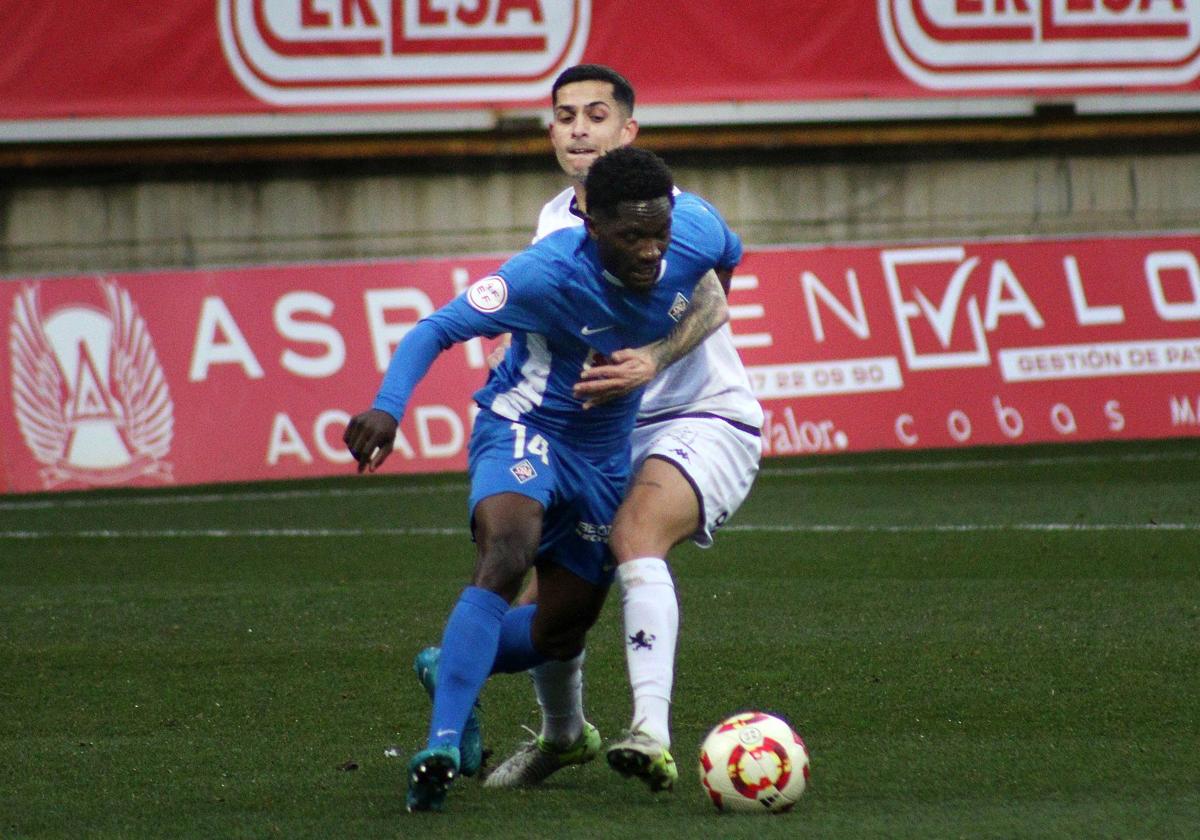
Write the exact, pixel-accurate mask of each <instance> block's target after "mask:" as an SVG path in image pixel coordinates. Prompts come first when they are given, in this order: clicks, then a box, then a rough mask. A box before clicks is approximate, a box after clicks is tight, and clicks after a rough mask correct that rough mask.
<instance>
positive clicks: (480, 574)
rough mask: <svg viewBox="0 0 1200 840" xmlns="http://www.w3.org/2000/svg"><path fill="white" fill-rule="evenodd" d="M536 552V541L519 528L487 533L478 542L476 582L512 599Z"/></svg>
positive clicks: (474, 581) (477, 584)
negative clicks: (517, 529)
mask: <svg viewBox="0 0 1200 840" xmlns="http://www.w3.org/2000/svg"><path fill="white" fill-rule="evenodd" d="M536 551H537V543H536V542H535V541H531V540H530V539H528V537H527V536H526V535H525V534H523V533H522V532H520V531H505V532H501V533H498V534H490V535H488V536H487V538H486V539H481V540H479V543H478V552H479V553H478V557H477V559H476V564H475V576H474V580H473V583H474V584H475V585H476V586H480V587H483V588H484V589H489V590H491V591H493V592H497V593H500V594H501V595H504V596H505V597H506V598H507V599H508V600H512V598H513V597H515V596H516V594H517V589H518V588H519V587H520V585H521V581H522V579H523V578H524V577H525V572H526V571H527V570H528V569H529V567H530V566H531V565H532V564H533V558H534V554H535V553H536Z"/></svg>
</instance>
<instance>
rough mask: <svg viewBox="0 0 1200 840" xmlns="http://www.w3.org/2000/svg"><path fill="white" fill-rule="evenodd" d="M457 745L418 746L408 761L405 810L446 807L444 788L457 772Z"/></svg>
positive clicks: (429, 809)
mask: <svg viewBox="0 0 1200 840" xmlns="http://www.w3.org/2000/svg"><path fill="white" fill-rule="evenodd" d="M458 765H459V752H458V748H457V747H433V748H432V749H428V750H421V751H420V752H419V753H417V754H416V755H414V756H413V757H412V760H411V761H409V762H408V797H407V799H406V800H405V805H406V807H407V808H408V810H409V812H410V813H411V812H413V811H441V810H442V809H443V808H445V807H446V791H448V790H449V789H450V783H451V782H453V781H454V779H455V777H456V776H457V775H458Z"/></svg>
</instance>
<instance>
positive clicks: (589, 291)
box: [374, 193, 741, 455]
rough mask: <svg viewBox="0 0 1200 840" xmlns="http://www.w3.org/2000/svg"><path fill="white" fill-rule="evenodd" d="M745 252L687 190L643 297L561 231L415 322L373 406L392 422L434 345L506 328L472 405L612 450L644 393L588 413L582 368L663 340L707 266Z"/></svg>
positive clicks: (580, 240) (579, 447) (579, 235)
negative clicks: (499, 354) (497, 359)
mask: <svg viewBox="0 0 1200 840" xmlns="http://www.w3.org/2000/svg"><path fill="white" fill-rule="evenodd" d="M740 257H741V241H740V240H739V239H738V237H737V235H736V234H734V233H733V232H732V231H731V230H730V229H729V227H728V226H727V225H726V224H725V222H724V221H723V220H722V219H721V218H720V216H719V215H718V214H716V213H715V212H713V211H712V210H711V208H710V206H709V205H708V204H707V202H705V201H704V200H703V199H701V198H699V197H698V196H694V195H692V194H690V193H681V194H680V195H679V196H677V197H676V200H675V208H674V211H673V215H672V222H671V243H670V245H669V247H668V248H667V252H666V255H665V257H664V260H663V270H662V274H661V276H660V278H659V281H658V283H657V284H656V285H655V286H654V287H653V289H651V290H650V291H649V292H645V293H636V292H630V291H628V290H627V289H625V287H624V286H622V285H621V284H620V283H619V282H618V281H617V280H616V279H615V278H613V277H612V276H611V275H608V274H607V273H606V272H605V271H604V269H603V268H602V267H601V265H600V261H599V257H598V255H597V250H596V245H595V243H594V242H593V241H592V240H591V239H590V237H589V236H588V235H587V233H586V231H585V230H584V229H583V228H573V229H564V230H561V231H557V232H555V233H553V234H551V235H550V236H547V237H545V238H544V239H542V240H540V241H539V242H537V243H536V244H535V245H532V246H531V247H529V248H527V249H526V250H525V251H522V252H521V253H520V254H517V255H516V256H514V257H513V258H512V259H510V260H508V261H507V262H506V263H504V264H503V265H502V266H501V267H500V268H499V269H498V270H497V272H496V273H495V274H494V275H490V276H488V277H484V278H483V279H481V280H477V281H476V282H475V283H473V284H472V285H471V286H470V287H469V288H468V289H467V290H466V291H465V292H463V294H461V295H459V296H458V297H457V298H455V299H454V300H453V301H451V302H450V303H449V304H447V305H446V306H444V307H442V308H441V309H439V310H438V311H437V312H435V313H433V314H432V315H430V316H429V317H428V318H424V319H422V320H421V321H420V322H418V324H417V325H416V326H415V327H414V328H413V329H412V330H411V331H410V332H409V333H408V334H407V335H406V336H405V337H404V340H403V341H401V343H400V346H399V347H397V348H396V353H395V355H394V356H393V357H392V362H391V364H390V365H389V366H388V371H387V374H386V375H385V377H384V381H383V384H382V386H381V387H380V390H379V393H378V395H377V396H376V398H375V403H374V407H375V408H378V409H382V410H384V411H387V412H388V413H389V414H391V415H392V416H394V417H396V418H397V419H399V418H400V417H401V416H402V415H403V413H404V407H405V405H406V404H407V402H408V399H409V396H410V395H411V393H412V389H413V387H414V386H415V385H416V383H417V382H418V381H420V378H421V377H422V376H423V375H424V374H425V371H427V370H428V368H429V365H430V364H432V362H433V359H434V358H435V357H436V356H437V354H438V353H439V352H441V351H442V350H445V349H446V348H448V347H449V346H451V345H452V344H454V343H456V342H460V341H465V340H467V339H470V338H474V337H476V336H488V337H491V336H495V335H499V334H501V333H504V332H509V333H512V336H513V341H512V347H511V348H510V350H509V352H508V353H507V355H506V356H505V359H504V362H503V363H502V364H501V365H500V366H498V367H497V368H496V369H495V370H494V371H492V373H491V375H490V376H489V377H488V381H487V383H486V384H485V385H484V387H483V388H481V389H480V390H479V391H477V392H476V394H475V400H476V402H478V403H479V405H481V406H483V407H485V408H488V409H490V410H491V411H493V412H494V413H496V414H498V415H500V416H502V417H505V418H507V419H510V420H513V421H519V422H522V423H525V424H527V425H528V426H530V427H532V428H535V429H537V430H539V431H541V432H543V433H545V434H549V435H551V436H553V437H554V438H555V439H557V440H560V441H563V442H565V443H567V444H569V445H570V446H572V447H573V448H574V449H575V450H576V451H578V452H580V454H585V455H586V454H588V453H589V452H595V453H598V454H609V453H611V452H612V451H613V449H614V447H625V446H627V445H628V439H629V435H630V432H631V431H632V428H633V421H634V417H635V415H636V413H637V408H638V401H639V399H640V396H641V394H640V392H635V393H633V394H629V395H627V396H625V397H623V398H620V399H616V400H612V401H611V402H608V403H604V404H602V405H599V406H596V407H594V408H592V409H589V410H588V411H583V410H582V404H581V402H580V401H579V400H577V399H575V397H574V396H572V394H571V391H572V388H573V387H574V385H575V383H576V382H578V381H579V374H580V372H581V371H582V370H583V368H584V366H585V365H589V364H592V363H593V362H594V361H595V358H596V354H602V355H607V354H609V353H612V352H614V351H616V350H619V349H622V348H625V347H639V346H641V345H644V344H649V343H650V342H652V341H657V340H658V339H660V338H663V337H665V336H666V335H667V333H668V332H670V330H671V328H672V327H673V326H674V325H675V322H676V321H677V320H678V319H679V318H680V317H681V316H682V314H683V311H684V309H686V307H687V304H688V301H689V300H690V299H691V296H692V291H693V289H694V288H695V285H696V283H697V282H698V281H699V280H700V278H701V277H702V276H704V274H705V272H707V271H708V270H710V269H712V268H715V267H717V266H721V265H731V264H736V262H737V261H738V260H739V259H740Z"/></svg>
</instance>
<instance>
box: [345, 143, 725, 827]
mask: <svg viewBox="0 0 1200 840" xmlns="http://www.w3.org/2000/svg"><path fill="white" fill-rule="evenodd" d="M587 192H588V208H587V218H586V224H585V226H584V227H583V228H575V229H568V230H562V231H559V232H556V233H554V234H552V235H550V236H548V237H546V238H544V239H543V240H541V241H539V242H538V243H537V244H536V245H533V246H531V247H530V248H528V249H526V250H525V251H523V252H521V253H520V254H518V255H516V256H515V257H513V258H512V259H510V260H508V261H507V262H506V263H504V265H502V266H501V267H500V268H499V269H498V270H497V272H496V273H495V274H493V275H491V276H488V277H485V278H483V279H481V280H478V281H476V282H475V283H473V284H472V285H471V286H470V287H469V288H468V289H467V291H466V292H464V293H463V294H462V295H460V296H459V297H457V298H455V299H454V300H453V301H451V302H450V303H449V304H447V305H446V306H445V307H443V308H441V309H439V310H438V311H437V312H435V313H433V314H432V315H430V316H429V317H427V318H425V319H423V320H422V321H420V322H419V323H418V324H417V325H416V326H415V327H414V328H413V329H412V330H411V331H409V332H408V334H406V335H405V337H404V339H403V340H402V341H401V343H400V345H399V346H398V347H397V348H396V352H395V354H394V356H393V358H392V361H391V364H390V365H389V366H388V370H387V373H386V374H385V376H384V380H383V383H382V385H381V387H380V389H379V392H378V394H377V396H376V398H375V402H374V404H373V406H372V408H371V409H370V410H368V411H365V412H363V413H361V414H359V415H356V416H355V417H354V418H352V419H351V421H350V423H349V424H348V426H347V428H346V432H345V435H344V436H343V439H344V442H345V443H346V445H347V447H348V448H349V449H350V451H351V453H352V454H353V455H354V457H355V459H356V460H357V462H358V470H359V472H360V473H361V472H363V471H372V472H373V471H374V470H376V469H378V467H379V466H380V465H381V464H382V463H383V461H384V460H385V459H386V458H387V457H388V455H389V454H390V453H391V451H392V446H393V442H394V440H395V436H396V430H397V427H398V424H399V422H400V420H401V418H402V417H403V416H404V410H405V407H406V404H407V402H408V400H409V397H410V396H411V394H412V390H413V388H414V387H415V386H416V384H417V382H419V381H420V379H421V378H422V377H423V376H424V374H425V373H426V371H428V369H429V366H430V365H431V364H432V363H433V360H434V359H435V358H436V357H437V355H438V354H439V353H440V352H442V351H443V350H445V349H447V348H448V347H450V346H451V345H452V344H454V343H456V342H460V341H465V340H467V339H470V338H474V337H476V336H488V337H491V336H496V335H499V334H502V333H505V332H508V333H511V334H512V336H513V338H512V347H511V349H510V350H509V352H508V353H507V355H506V357H505V360H504V362H503V363H502V364H500V365H499V366H498V367H497V368H496V369H495V370H494V371H493V372H492V374H491V376H489V378H488V381H487V383H486V384H485V385H484V387H483V388H481V389H480V390H479V391H477V392H476V394H475V401H476V403H477V404H478V405H479V407H480V411H479V414H478V416H477V418H476V421H475V425H474V429H473V431H472V434H471V441H470V447H469V454H468V465H469V472H470V479H471V491H470V498H469V510H470V516H471V527H472V533H473V535H474V539H475V544H476V564H475V570H474V573H473V575H472V579H471V584H470V585H469V586H467V587H466V589H464V590H463V592H462V594H461V596H460V598H459V600H458V602H457V604H456V605H455V607H454V609H453V610H452V611H451V614H450V617H449V619H448V620H447V622H446V626H445V629H444V631H443V636H442V642H441V647H440V654H439V653H437V651H436V649H434V650H433V652H432V654H431V653H430V651H424V652H422V656H424V657H425V658H424V659H423V658H422V656H419V657H418V660H417V662H416V663H415V664H416V668H417V670H418V674H419V676H421V678H422V682H424V683H426V687H427V688H428V689H430V690H431V693H432V694H433V713H432V716H431V720H430V726H429V733H428V740H427V745H426V748H425V749H423V750H421V751H420V752H418V753H417V754H416V755H415V756H413V758H412V759H411V761H410V762H409V767H408V772H409V775H408V795H407V807H408V809H409V810H410V811H418V810H441V809H442V807H443V805H444V802H445V798H446V792H447V789H448V787H449V785H450V783H451V782H452V781H453V779H454V778H455V777H456V776H457V775H458V774H459V773H460V772H462V773H464V774H471V773H474V772H477V771H478V769H479V766H480V763H481V749H480V741H479V735H478V722H477V720H476V719H475V713H474V711H473V707H474V704H475V701H476V698H477V697H478V695H479V692H480V690H481V689H482V687H483V684H484V683H485V681H486V680H487V678H488V676H489V675H490V674H491V673H495V672H505V673H513V672H519V671H524V670H526V669H528V668H530V667H533V666H535V665H538V664H540V663H542V662H544V661H546V660H547V659H549V658H553V659H558V660H567V659H571V658H573V657H575V656H577V655H578V654H579V652H580V651H581V650H582V649H583V646H584V637H585V635H586V632H587V630H588V629H589V628H590V627H591V625H592V624H593V623H595V620H596V618H597V616H598V615H599V611H600V608H601V606H602V605H603V603H604V598H605V595H606V594H607V591H608V588H609V586H610V584H611V582H612V578H613V560H612V556H611V554H610V553H609V550H608V546H607V542H606V539H607V536H608V533H609V530H610V529H611V523H612V517H613V514H614V512H615V511H616V509H617V506H618V504H619V503H620V501H621V498H622V495H623V493H624V490H625V485H626V483H627V481H628V478H629V465H630V449H629V439H630V435H631V432H632V430H633V424H634V418H635V415H636V412H637V408H638V402H639V398H640V389H633V390H631V391H629V392H628V393H623V394H620V395H617V396H615V397H613V398H611V399H607V400H605V401H596V402H595V403H591V402H589V403H588V404H586V405H585V403H584V402H583V401H581V400H580V399H578V398H576V396H575V395H574V386H575V385H576V383H577V382H578V381H579V379H580V374H581V372H582V371H583V370H585V369H586V368H588V367H590V366H591V365H593V364H596V363H597V362H600V361H602V360H604V359H605V358H606V357H607V356H608V355H609V354H612V353H614V352H615V351H617V350H620V349H623V348H629V347H644V346H645V345H653V346H654V347H655V350H654V353H655V354H656V359H655V362H656V365H657V366H658V367H659V368H660V369H661V368H664V367H666V366H667V365H668V364H670V362H671V361H673V360H675V359H678V358H680V357H682V356H683V355H685V354H686V353H687V352H688V351H689V350H690V349H692V348H693V347H694V346H696V345H697V344H698V343H699V342H700V341H701V340H703V338H704V337H706V336H707V335H709V334H711V333H712V332H713V331H714V330H715V329H717V328H718V327H720V326H721V325H722V324H723V323H725V321H726V320H727V319H728V308H727V306H726V304H725V297H724V294H723V292H722V289H721V286H720V282H719V281H718V280H717V277H716V275H715V273H714V272H713V269H714V268H715V267H718V266H721V265H727V264H729V263H730V261H731V253H732V252H740V248H741V243H740V241H739V240H738V239H737V237H736V236H735V235H734V234H733V233H732V232H731V231H730V230H729V228H728V227H727V226H726V225H725V223H724V222H723V221H722V220H721V219H720V217H719V215H717V214H716V213H715V212H714V211H713V210H712V208H711V207H710V206H709V205H708V204H707V203H706V202H704V201H703V200H702V199H700V198H698V197H697V196H694V195H691V194H689V193H681V194H678V195H676V194H675V193H674V189H673V182H672V177H671V173H670V170H669V169H668V168H667V166H666V165H665V164H664V163H663V162H662V161H661V160H660V159H659V158H658V157H657V156H656V155H654V154H653V153H652V152H648V151H645V150H641V149H634V148H631V147H626V148H621V149H617V150H613V151H612V152H610V153H609V154H607V155H605V156H603V157H602V158H600V160H598V161H597V162H596V163H595V164H593V165H592V166H591V168H590V170H589V173H588V176H587ZM732 261H733V262H736V257H734V258H733V259H732ZM655 342H657V344H655ZM535 564H536V566H537V569H538V582H539V597H538V603H537V604H527V605H524V606H520V607H515V608H510V607H509V604H510V602H511V601H512V600H513V599H514V598H515V597H516V595H517V593H518V590H519V588H520V586H521V583H522V580H523V578H524V576H525V573H526V572H527V571H528V570H529V568H530V567H531V566H533V565H535Z"/></svg>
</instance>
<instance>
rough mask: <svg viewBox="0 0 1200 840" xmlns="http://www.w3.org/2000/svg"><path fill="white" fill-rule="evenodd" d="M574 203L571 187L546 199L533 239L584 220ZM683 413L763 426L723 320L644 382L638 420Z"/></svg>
mask: <svg viewBox="0 0 1200 840" xmlns="http://www.w3.org/2000/svg"><path fill="white" fill-rule="evenodd" d="M678 192H679V191H678V190H676V193H678ZM574 205H575V190H574V189H573V188H572V187H567V188H566V189H565V190H563V191H562V192H561V193H559V194H558V195H556V196H555V197H554V198H552V199H551V200H550V201H548V202H546V204H545V206H543V207H542V212H541V213H539V214H538V227H537V234H536V235H535V236H534V238H533V241H534V242H537V241H538V240H539V239H541V238H542V237H543V236H547V235H549V234H551V233H553V232H554V231H556V230H559V229H561V228H565V227H572V226H578V225H582V224H583V219H582V218H581V217H580V216H577V215H576V214H575V213H574V212H573V208H574ZM687 414H691V415H695V414H709V415H716V416H717V417H720V418H723V419H725V420H730V421H733V423H735V424H738V425H745V426H748V427H750V428H752V429H754V431H755V432H756V433H757V431H758V430H759V429H760V428H762V423H763V412H762V406H760V405H759V404H758V400H756V399H755V398H754V394H753V392H751V390H750V379H749V377H747V376H746V368H745V367H743V366H742V360H741V357H739V356H738V352H737V348H736V347H734V346H733V332H732V331H731V330H730V329H729V325H728V324H726V325H725V326H723V327H721V329H719V330H717V332H715V333H713V334H712V335H710V336H709V337H708V338H706V339H705V340H704V341H703V342H701V343H700V345H699V346H698V347H696V349H695V350H693V351H692V352H690V353H688V354H687V355H686V356H684V357H683V358H682V359H680V360H679V361H677V362H676V363H675V364H673V365H671V366H670V367H669V368H667V369H666V370H665V371H663V372H662V373H661V374H659V375H658V376H657V377H655V379H654V380H653V381H652V382H651V383H650V384H649V385H648V386H646V390H645V392H644V393H643V394H642V405H641V409H640V410H639V411H638V422H639V423H642V422H648V421H651V420H653V419H658V418H665V417H670V416H678V415H687Z"/></svg>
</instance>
